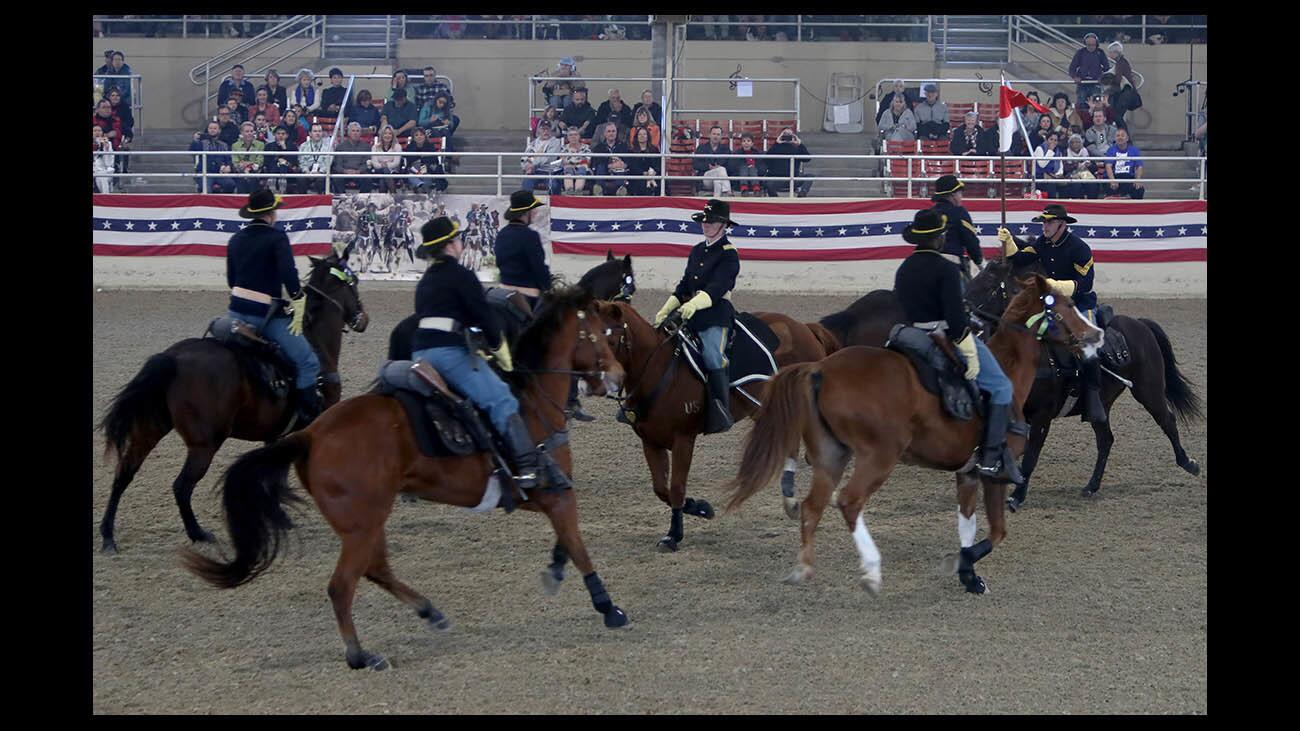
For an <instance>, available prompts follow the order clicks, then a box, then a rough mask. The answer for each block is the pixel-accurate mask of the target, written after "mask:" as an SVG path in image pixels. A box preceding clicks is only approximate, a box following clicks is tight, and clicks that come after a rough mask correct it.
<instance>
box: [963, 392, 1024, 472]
mask: <svg viewBox="0 0 1300 731" xmlns="http://www.w3.org/2000/svg"><path fill="white" fill-rule="evenodd" d="M1010 424H1011V404H1001V405H999V404H989V407H988V419H986V420H985V422H984V445H983V446H982V447H980V458H979V463H978V464H977V465H975V469H976V470H978V471H979V473H980V474H981V475H983V476H984V477H988V478H990V479H993V480H999V481H1001V480H1005V481H1008V482H1014V483H1016V484H1019V483H1021V482H1024V476H1023V475H1021V474H1020V465H1018V464H1016V461H1015V460H1014V459H1012V458H1011V451H1010V450H1008V449H1007V448H1006V444H1007V427H1008V426H1010Z"/></svg>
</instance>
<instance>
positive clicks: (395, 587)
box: [366, 531, 451, 632]
mask: <svg viewBox="0 0 1300 731" xmlns="http://www.w3.org/2000/svg"><path fill="white" fill-rule="evenodd" d="M366 578H367V579H370V580H371V581H373V582H375V583H376V584H378V585H379V586H380V587H381V588H383V589H384V591H387V592H388V593H389V594H392V595H393V596H395V597H397V599H398V601H401V602H403V603H406V604H409V605H411V606H412V607H415V613H416V614H417V615H418V616H419V617H420V619H422V620H424V623H425V624H426V625H428V626H429V629H431V630H434V631H437V632H445V631H446V630H447V629H448V628H449V627H451V622H448V621H447V617H446V616H444V615H443V613H442V612H439V611H438V610H437V609H436V608H435V607H434V606H433V602H431V601H429V599H428V597H425V596H424V595H422V594H420V593H419V592H417V591H415V590H414V589H412V588H411V587H409V586H407V585H406V584H404V583H402V582H401V581H400V580H398V578H397V577H396V576H394V575H393V570H392V569H391V568H389V566H388V541H387V540H386V539H385V537H384V533H383V532H382V531H381V532H380V533H379V537H378V538H376V539H375V548H374V553H373V555H372V558H371V559H370V567H369V568H367V569H366Z"/></svg>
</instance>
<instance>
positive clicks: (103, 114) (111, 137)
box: [90, 99, 122, 150]
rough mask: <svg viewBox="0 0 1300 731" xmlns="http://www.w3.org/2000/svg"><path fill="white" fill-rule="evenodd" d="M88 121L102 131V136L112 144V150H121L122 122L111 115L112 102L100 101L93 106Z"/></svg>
mask: <svg viewBox="0 0 1300 731" xmlns="http://www.w3.org/2000/svg"><path fill="white" fill-rule="evenodd" d="M90 121H91V123H92V124H94V125H95V126H96V127H99V128H100V129H102V130H104V136H105V137H107V138H108V141H109V142H111V143H112V144H113V149H114V150H120V149H121V148H122V120H121V119H118V117H117V115H116V114H113V102H111V101H109V100H108V99H100V100H99V103H98V104H96V105H95V111H94V112H93V113H92V114H91V115H90Z"/></svg>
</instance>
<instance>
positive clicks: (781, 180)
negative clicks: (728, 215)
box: [742, 127, 812, 198]
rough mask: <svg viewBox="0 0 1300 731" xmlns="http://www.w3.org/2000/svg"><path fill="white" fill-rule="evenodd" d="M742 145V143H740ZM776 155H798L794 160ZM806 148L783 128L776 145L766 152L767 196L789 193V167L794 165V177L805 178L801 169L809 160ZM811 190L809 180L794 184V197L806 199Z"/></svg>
mask: <svg viewBox="0 0 1300 731" xmlns="http://www.w3.org/2000/svg"><path fill="white" fill-rule="evenodd" d="M742 144H743V143H742ZM778 155H800V156H801V157H796V158H794V159H789V158H781V157H778ZM807 155H808V148H807V147H804V144H803V140H801V139H799V135H797V134H795V133H794V130H793V129H792V128H790V127H783V128H782V129H781V134H780V135H778V136H777V138H776V144H775V145H772V147H771V149H769V150H768V151H767V156H768V157H767V178H768V182H767V194H768V195H773V196H775V195H780V194H781V193H788V192H789V191H790V166H791V165H792V164H793V165H794V177H795V178H806V177H807V174H806V173H804V172H803V170H802V169H801V168H802V167H803V164H804V163H806V162H808V161H809V160H811V159H812V158H810V157H808V156H807ZM810 189H812V181H811V180H803V181H800V182H799V183H797V184H796V188H795V195H797V196H798V197H800V198H806V197H808V191H809V190H810Z"/></svg>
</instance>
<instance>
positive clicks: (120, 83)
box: [95, 50, 131, 107]
mask: <svg viewBox="0 0 1300 731" xmlns="http://www.w3.org/2000/svg"><path fill="white" fill-rule="evenodd" d="M104 60H105V61H106V62H107V63H105V64H104V65H103V66H100V67H99V69H98V70H96V71H95V73H97V74H105V75H106V76H130V75H131V67H130V66H128V65H126V55H125V54H124V53H122V52H121V51H114V50H108V51H104ZM95 83H96V84H99V85H100V87H101V88H102V89H103V91H102V92H101V95H105V96H106V95H107V94H108V90H109V89H111V88H112V87H114V86H116V87H117V88H118V90H119V91H121V92H122V101H124V102H126V105H127V107H130V106H131V80H130V79H109V78H101V79H95Z"/></svg>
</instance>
